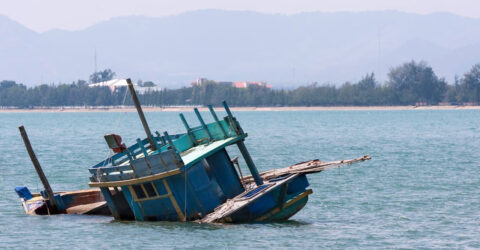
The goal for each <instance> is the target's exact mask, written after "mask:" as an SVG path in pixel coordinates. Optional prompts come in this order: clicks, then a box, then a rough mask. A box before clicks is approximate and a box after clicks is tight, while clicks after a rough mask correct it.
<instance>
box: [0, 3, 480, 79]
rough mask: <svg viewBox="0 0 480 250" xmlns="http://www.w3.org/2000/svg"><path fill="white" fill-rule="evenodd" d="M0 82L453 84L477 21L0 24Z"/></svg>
mask: <svg viewBox="0 0 480 250" xmlns="http://www.w3.org/2000/svg"><path fill="white" fill-rule="evenodd" d="M0 37H1V39H0V79H12V80H17V81H19V82H24V83H26V84H27V85H33V84H38V83H58V82H71V81H74V80H77V79H88V76H89V75H90V74H91V73H92V72H93V70H94V50H95V49H96V51H97V58H98V68H99V69H103V68H111V69H112V70H113V71H115V72H117V75H118V76H119V77H127V76H128V77H132V78H133V79H139V78H141V79H142V80H152V81H154V82H156V83H159V84H160V85H161V86H163V87H178V86H182V85H185V84H188V83H189V82H191V81H193V80H195V79H196V78H197V77H207V78H210V79H214V80H225V81H226V80H263V81H268V82H271V83H272V84H273V85H274V86H281V87H294V86H297V85H301V84H305V83H311V82H319V83H325V82H330V83H342V82H344V81H357V80H359V79H360V78H361V77H362V76H363V75H365V74H366V73H367V72H375V73H376V74H377V77H378V78H379V79H380V80H383V79H385V78H386V73H387V72H388V69H389V68H391V67H393V66H396V65H398V64H400V63H403V62H405V61H408V60H411V59H415V60H422V59H423V60H426V61H427V62H428V63H429V64H430V65H431V66H432V67H433V68H434V69H435V70H436V72H437V74H438V75H439V76H441V77H446V78H447V80H449V81H450V82H451V81H452V79H453V77H454V75H455V74H460V75H461V74H463V73H464V72H466V71H467V70H469V69H470V67H471V66H472V65H473V64H475V63H479V62H480V19H472V18H464V17H459V16H455V15H452V14H448V13H436V14H430V15H417V14H408V13H402V12H396V11H380V12H358V13H352V12H336V13H322V12H311V13H302V14H296V15H279V14H277V15H274V14H262V13H255V12H244V11H222V10H201V11H194V12H188V13H184V14H181V15H176V16H169V17H162V18H149V17H141V16H129V17H119V18H114V19H111V20H109V21H105V22H101V23H98V24H96V25H93V26H91V27H89V28H87V29H84V30H79V31H64V30H52V31H48V32H44V33H36V32H33V31H31V30H29V29H27V28H25V27H24V26H22V25H21V24H19V23H17V22H15V21H12V20H10V19H9V18H7V17H5V16H0Z"/></svg>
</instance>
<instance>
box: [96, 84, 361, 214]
mask: <svg viewBox="0 0 480 250" xmlns="http://www.w3.org/2000/svg"><path fill="white" fill-rule="evenodd" d="M127 83H128V87H129V89H130V92H131V95H132V98H133V101H134V104H135V106H136V108H137V111H138V114H139V116H140V120H141V121H142V125H143V127H144V129H145V132H146V135H147V137H146V138H144V139H140V138H139V139H137V143H136V144H134V145H132V146H130V147H127V146H126V145H125V144H123V143H122V141H121V137H120V136H118V135H115V134H110V135H106V136H105V139H106V141H107V144H108V145H109V147H110V148H111V149H112V150H113V151H114V152H115V154H114V155H113V156H112V157H109V158H107V159H105V160H103V161H101V162H99V163H97V164H95V165H94V166H92V167H90V168H89V171H90V174H91V176H90V183H89V186H90V187H92V188H100V190H101V192H102V194H103V197H104V198H105V201H106V202H107V205H108V207H109V209H110V211H111V212H112V214H113V216H114V217H115V219H135V220H139V221H160V220H161V221H198V222H207V223H213V222H250V221H277V220H285V219H288V218H290V217H291V216H293V215H294V214H295V213H297V212H298V211H299V210H300V209H302V208H303V207H304V206H305V204H306V203H307V201H308V195H310V194H311V193H312V190H311V189H307V187H308V186H309V183H308V180H307V174H311V173H316V172H321V171H323V170H326V169H328V168H331V167H338V166H340V165H342V164H350V163H354V162H358V161H364V160H368V159H370V157H369V156H363V157H360V158H357V159H352V160H348V161H338V162H329V163H325V162H321V161H318V160H313V161H308V162H303V163H299V164H295V165H292V166H289V167H286V168H283V169H274V170H270V171H266V172H263V173H259V172H258V170H257V168H256V166H255V164H254V162H253V160H252V158H251V156H250V154H249V152H248V150H247V147H246V146H245V144H244V141H245V139H246V138H247V136H248V134H247V133H245V132H244V131H243V129H242V127H241V126H240V123H239V122H238V121H237V119H236V118H235V117H234V116H233V114H232V113H231V111H230V109H229V107H228V105H227V103H226V102H223V106H224V108H225V111H226V114H227V116H226V117H224V118H223V119H221V120H220V119H219V118H218V117H217V115H216V113H215V111H214V110H213V108H212V106H208V108H209V111H210V113H211V115H212V117H213V120H214V122H212V123H208V124H207V123H205V122H204V119H203V117H202V116H201V114H200V112H199V111H198V109H196V108H195V109H194V111H195V114H196V116H197V118H198V120H199V122H200V124H201V125H200V126H197V127H190V126H189V124H188V122H187V121H186V119H185V117H184V116H183V114H180V119H181V120H182V122H183V124H184V126H185V129H186V133H184V134H177V135H169V134H168V132H164V133H163V135H161V134H160V133H158V132H156V133H155V134H152V133H151V131H150V127H149V126H148V124H147V122H146V119H145V116H144V114H143V111H142V109H141V106H140V103H139V101H138V98H137V96H136V93H135V90H134V89H133V85H132V83H131V81H130V79H127ZM227 147H238V149H239V151H240V153H241V155H242V157H243V159H244V161H245V163H246V165H247V167H248V169H249V171H250V174H251V176H246V177H243V176H242V172H241V169H240V167H239V165H238V160H237V158H234V159H232V158H231V157H230V155H229V154H228V152H227V150H226V148H227ZM235 165H236V166H237V167H238V168H237V169H236V168H235Z"/></svg>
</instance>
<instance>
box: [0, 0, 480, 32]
mask: <svg viewBox="0 0 480 250" xmlns="http://www.w3.org/2000/svg"><path fill="white" fill-rule="evenodd" d="M199 9H224V10H250V11H258V12H266V13H283V14H294V13H299V12H305V11H326V12H333V11H365V10H385V9H392V10H399V11H405V12H413V13H421V14H426V13H432V12H439V11H441V12H451V13H454V14H457V15H461V16H466V17H476V18H480V0H291V1H286V0H238V1H232V0H157V1H155V0H135V1H133V0H81V1H80V0H77V1H69V0H14V1H12V0H0V14H4V15H7V16H8V17H10V18H12V19H14V20H16V21H18V22H20V23H21V24H23V25H25V26H27V27H29V28H30V29H33V30H35V31H38V32H43V31H46V30H50V29H58V28H60V29H67V30H77V29H82V28H86V27H88V26H90V25H92V24H94V23H97V22H99V21H103V20H107V19H110V18H112V17H116V16H127V15H143V16H151V17H159V16H167V15H175V14H179V13H182V12H186V11H191V10H199Z"/></svg>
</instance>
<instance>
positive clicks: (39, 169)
mask: <svg viewBox="0 0 480 250" xmlns="http://www.w3.org/2000/svg"><path fill="white" fill-rule="evenodd" d="M18 129H19V130H20V135H21V136H22V139H23V143H24V144H25V147H26V148H27V152H28V155H29V156H30V160H32V164H33V166H34V167H35V170H36V171H37V174H38V177H39V178H40V180H41V181H42V184H43V187H44V188H45V191H46V192H47V195H48V199H49V200H50V204H51V205H52V207H53V209H56V205H55V199H54V198H53V190H52V187H51V186H50V183H48V179H47V177H46V176H45V173H43V170H42V166H40V162H38V159H37V156H36V155H35V152H33V148H32V145H31V144H30V139H28V135H27V132H26V131H25V128H24V127H23V126H20V127H18Z"/></svg>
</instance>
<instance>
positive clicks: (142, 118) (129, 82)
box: [127, 78, 157, 150]
mask: <svg viewBox="0 0 480 250" xmlns="http://www.w3.org/2000/svg"><path fill="white" fill-rule="evenodd" d="M127 85H128V89H129V90H130V94H131V95H132V99H133V103H134V104H135V108H136V109H137V113H138V116H140V121H142V125H143V129H144V130H145V133H146V134H147V138H148V142H149V143H150V148H151V149H152V150H157V147H156V143H154V142H153V138H152V132H151V131H150V127H148V123H147V120H146V119H145V115H144V114H143V110H142V106H140V102H139V101H138V97H137V94H136V93H135V89H134V88H133V84H132V80H130V78H128V79H127Z"/></svg>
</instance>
